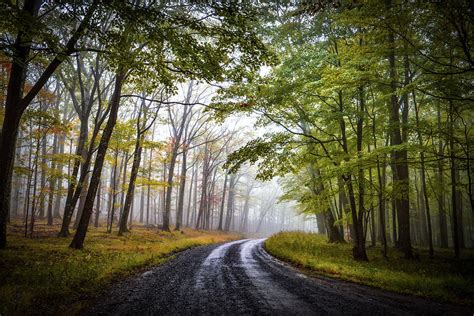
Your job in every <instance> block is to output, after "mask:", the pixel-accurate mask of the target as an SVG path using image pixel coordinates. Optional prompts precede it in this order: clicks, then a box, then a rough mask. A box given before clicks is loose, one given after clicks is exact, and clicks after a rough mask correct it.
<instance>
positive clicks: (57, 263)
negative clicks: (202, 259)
mask: <svg viewBox="0 0 474 316" xmlns="http://www.w3.org/2000/svg"><path fill="white" fill-rule="evenodd" d="M35 229H36V230H37V232H36V234H35V237H34V238H24V237H23V236H22V235H21V226H20V225H12V226H11V227H10V229H9V236H8V247H7V249H5V250H1V252H0V314H2V315H3V314H5V315H12V314H68V315H69V314H76V313H77V312H78V311H79V310H80V309H81V308H82V307H83V306H84V304H87V302H88V301H89V300H91V299H93V298H94V297H95V296H97V295H98V294H100V291H101V290H103V289H104V288H105V287H106V286H107V285H108V284H110V283H111V282H112V281H114V280H117V279H120V278H123V277H126V276H127V275H130V274H131V273H135V272H137V271H139V270H141V269H145V268H147V267H150V266H154V265H158V264H160V263H162V262H163V261H165V260H167V259H168V258H169V257H170V256H172V255H173V254H174V253H176V252H179V251H182V250H185V249H188V248H192V247H195V246H200V245H206V244H211V243H217V242H224V241H228V240H231V239H236V238H238V236H236V235H232V234H223V233H217V232H203V231H194V230H184V231H183V232H182V233H181V232H171V233H163V232H157V230H156V229H146V228H144V227H136V228H134V229H133V231H132V233H130V234H127V235H126V236H123V237H118V236H117V235H116V234H115V233H112V234H109V233H107V232H106V230H105V228H90V229H89V232H88V234H87V239H86V242H85V245H84V250H73V249H71V248H69V247H68V245H69V243H70V241H71V239H70V238H58V237H56V234H57V231H58V227H57V226H53V227H48V226H46V225H44V224H38V225H37V228H35Z"/></svg>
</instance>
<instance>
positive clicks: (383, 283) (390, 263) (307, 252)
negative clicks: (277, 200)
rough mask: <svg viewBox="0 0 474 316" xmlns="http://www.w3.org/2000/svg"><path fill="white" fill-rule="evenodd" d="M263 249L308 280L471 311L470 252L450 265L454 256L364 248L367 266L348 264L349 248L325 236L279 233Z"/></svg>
mask: <svg viewBox="0 0 474 316" xmlns="http://www.w3.org/2000/svg"><path fill="white" fill-rule="evenodd" d="M265 249H266V250H267V251H268V252H269V253H270V254H272V255H273V256H275V257H276V258H278V259H280V260H283V261H286V262H289V263H291V264H293V265H296V266H297V267H298V268H300V269H302V271H303V272H305V273H306V274H309V275H323V276H329V277H331V278H337V279H341V280H346V281H351V282H356V283H359V284H364V285H370V286H373V287H378V288H382V289H386V290H389V291H393V292H396V293H402V294H410V295H415V296H420V297H426V298H431V299H434V300H436V301H439V302H449V303H454V304H461V305H468V306H474V251H472V250H464V251H463V252H462V255H461V258H460V259H457V260H456V259H454V258H453V253H452V250H445V249H443V250H442V249H435V256H434V258H431V259H430V258H429V256H428V251H427V250H425V249H415V250H414V251H415V253H416V255H417V259H414V260H406V259H403V257H402V254H401V253H399V252H398V251H396V250H395V249H389V253H388V258H387V259H384V258H383V256H382V249H381V248H380V247H368V248H367V254H368V257H369V262H357V261H354V260H353V259H352V245H351V244H349V243H346V244H329V243H328V242H327V238H326V236H324V235H317V234H309V233H303V232H281V233H278V234H276V235H273V236H272V237H270V238H269V239H267V240H266V241H265Z"/></svg>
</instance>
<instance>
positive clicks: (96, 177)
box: [70, 69, 125, 249]
mask: <svg viewBox="0 0 474 316" xmlns="http://www.w3.org/2000/svg"><path fill="white" fill-rule="evenodd" d="M124 78H125V71H124V70H123V69H119V70H118V72H117V74H116V77H115V87H114V93H113V95H112V100H111V102H110V113H109V118H108V120H107V124H106V126H105V128H104V130H103V132H102V137H101V139H100V143H99V147H98V149H97V156H96V159H95V163H94V169H93V171H92V176H91V181H90V183H89V190H88V191H87V197H86V201H85V203H84V209H83V211H82V216H81V220H80V222H79V226H78V227H77V231H76V234H75V235H74V238H73V240H72V242H71V244H70V247H71V248H75V249H82V248H83V246H84V239H85V238H86V233H87V227H88V226H89V219H90V216H91V214H92V208H93V206H94V199H95V196H96V194H97V186H98V185H99V181H100V176H101V173H102V166H103V164H104V160H105V155H106V152H107V148H108V145H109V141H110V137H111V136H112V132H113V129H114V126H115V123H116V122H117V114H118V109H119V105H120V95H121V92H122V85H123V81H124Z"/></svg>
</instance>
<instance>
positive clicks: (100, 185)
mask: <svg viewBox="0 0 474 316" xmlns="http://www.w3.org/2000/svg"><path fill="white" fill-rule="evenodd" d="M101 188H102V181H101V180H99V184H98V185H97V202H96V208H95V220H94V227H96V228H97V227H99V218H100V200H101V198H102V194H101V192H102V190H101Z"/></svg>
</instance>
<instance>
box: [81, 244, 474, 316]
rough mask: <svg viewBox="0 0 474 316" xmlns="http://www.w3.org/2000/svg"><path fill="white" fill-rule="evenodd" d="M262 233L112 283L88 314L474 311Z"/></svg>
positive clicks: (199, 250)
mask: <svg viewBox="0 0 474 316" xmlns="http://www.w3.org/2000/svg"><path fill="white" fill-rule="evenodd" d="M262 245H263V240H262V239H258V240H254V239H247V240H238V241H234V242H229V243H225V244H221V245H213V246H204V247H198V248H194V249H191V250H187V251H184V252H183V253H180V254H179V255H177V256H176V257H175V258H173V259H171V260H170V261H168V262H166V263H165V264H163V265H161V266H158V267H156V268H153V269H151V270H149V271H147V272H145V273H143V274H141V275H138V276H135V277H132V278H130V279H127V280H124V281H121V282H118V283H116V284H114V285H113V286H112V287H111V288H110V290H109V291H108V292H107V293H106V294H105V295H104V296H103V297H101V298H99V299H98V300H97V302H96V303H95V304H94V305H93V306H91V307H90V308H88V309H87V310H85V311H84V314H86V315H236V314H237V315H327V314H329V315H371V314H372V315H381V314H383V315H433V314H434V315H438V314H439V315H445V314H450V315H474V314H473V311H472V310H469V309H466V308H461V307H455V306H448V305H443V304H439V303H436V302H432V301H428V300H424V299H420V298H416V297H410V296H404V295H398V294H394V293H390V292H387V291H382V290H378V289H375V288H371V287H367V286H361V285H357V284H353V283H349V282H343V281H338V280H333V279H330V278H324V277H318V278H310V277H307V276H305V275H303V274H301V273H299V272H298V271H297V270H295V269H293V268H292V267H289V266H288V265H286V264H283V263H281V262H280V261H278V260H276V259H274V258H273V257H272V256H270V255H269V254H268V253H266V252H265V250H264V249H263V247H262Z"/></svg>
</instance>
